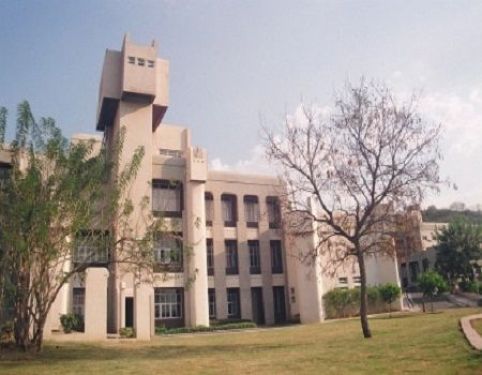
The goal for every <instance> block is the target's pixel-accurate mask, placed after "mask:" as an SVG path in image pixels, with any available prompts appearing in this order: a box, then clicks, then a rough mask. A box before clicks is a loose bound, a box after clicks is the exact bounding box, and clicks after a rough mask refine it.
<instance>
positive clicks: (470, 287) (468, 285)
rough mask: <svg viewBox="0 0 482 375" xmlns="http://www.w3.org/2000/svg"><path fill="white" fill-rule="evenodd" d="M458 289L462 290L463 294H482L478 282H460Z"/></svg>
mask: <svg viewBox="0 0 482 375" xmlns="http://www.w3.org/2000/svg"><path fill="white" fill-rule="evenodd" d="M460 289H462V290H463V291H464V292H469V293H482V290H481V289H482V288H481V284H480V283H479V282H478V281H475V280H474V281H466V280H464V281H462V282H461V283H460Z"/></svg>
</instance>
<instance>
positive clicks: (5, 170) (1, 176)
mask: <svg viewBox="0 0 482 375" xmlns="http://www.w3.org/2000/svg"><path fill="white" fill-rule="evenodd" d="M11 169H12V167H11V166H10V165H8V164H3V163H0V183H2V181H5V180H6V179H7V178H8V177H9V176H10V171H11Z"/></svg>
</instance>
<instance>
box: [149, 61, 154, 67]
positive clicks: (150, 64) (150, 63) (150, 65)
mask: <svg viewBox="0 0 482 375" xmlns="http://www.w3.org/2000/svg"><path fill="white" fill-rule="evenodd" d="M147 66H148V67H149V68H154V60H147Z"/></svg>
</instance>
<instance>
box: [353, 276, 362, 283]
mask: <svg viewBox="0 0 482 375" xmlns="http://www.w3.org/2000/svg"><path fill="white" fill-rule="evenodd" d="M353 283H355V284H361V277H360V276H353Z"/></svg>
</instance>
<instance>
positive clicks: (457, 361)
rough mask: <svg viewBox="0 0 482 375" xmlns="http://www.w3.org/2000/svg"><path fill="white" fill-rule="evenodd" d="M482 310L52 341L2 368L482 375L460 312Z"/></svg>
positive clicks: (3, 363)
mask: <svg viewBox="0 0 482 375" xmlns="http://www.w3.org/2000/svg"><path fill="white" fill-rule="evenodd" d="M480 311H481V309H457V310H446V311H444V312H440V313H436V314H405V315H404V314H401V315H396V316H394V317H392V318H388V317H377V318H372V319H370V324H371V327H372V330H373V335H374V337H373V338H372V339H370V340H364V339H363V338H362V337H361V333H360V327H359V322H358V320H345V321H336V322H331V323H325V324H317V325H305V326H301V325H299V326H291V327H284V328H275V329H263V330H255V331H244V332H229V333H215V334H196V335H174V336H167V337H156V338H155V339H154V340H153V341H152V342H150V343H136V342H125V341H124V342H112V343H110V342H109V343H105V344H99V345H87V344H84V345H79V344H64V343H63V344H60V345H55V344H48V345H46V347H45V350H44V351H43V353H41V354H40V355H38V356H37V357H25V356H19V355H13V354H12V353H10V354H8V358H5V355H4V359H3V360H1V361H0V374H8V375H14V374H35V375H42V374H49V375H54V374H59V375H60V374H62V375H66V374H80V373H82V374H102V375H107V374H116V375H121V374H176V375H178V374H236V373H243V374H337V375H341V374H349V373H356V374H482V353H478V352H476V351H474V350H472V349H471V348H470V347H469V345H468V344H467V343H466V341H465V339H464V337H463V334H462V333H461V332H460V330H459V324H458V321H459V318H460V317H461V316H464V315H469V314H474V313H478V312H480Z"/></svg>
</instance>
